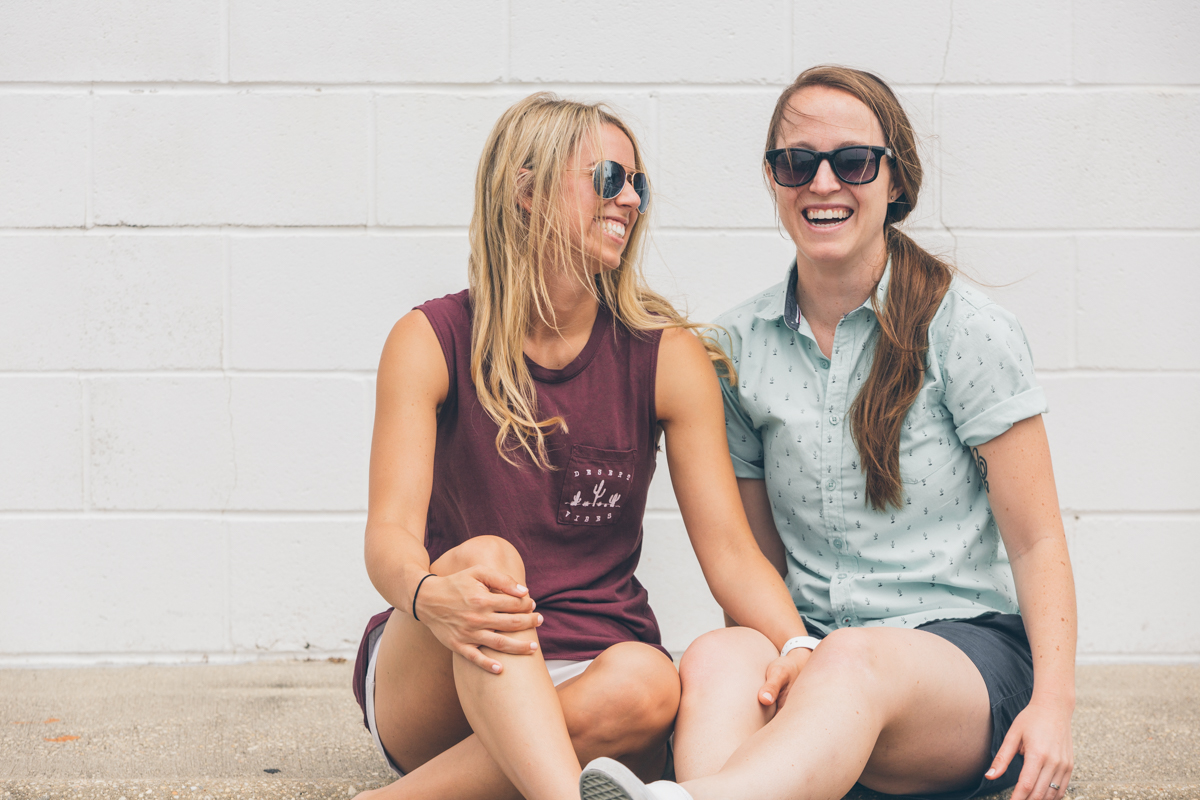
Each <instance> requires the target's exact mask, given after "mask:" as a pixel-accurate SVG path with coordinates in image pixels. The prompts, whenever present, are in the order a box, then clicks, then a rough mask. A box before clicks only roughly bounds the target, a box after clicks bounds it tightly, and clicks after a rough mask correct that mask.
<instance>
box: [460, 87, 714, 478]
mask: <svg viewBox="0 0 1200 800" xmlns="http://www.w3.org/2000/svg"><path fill="white" fill-rule="evenodd" d="M605 125H612V126H613V127H615V128H617V129H618V130H620V131H621V132H622V133H624V134H625V136H626V137H628V138H629V141H630V143H632V145H633V152H634V163H633V167H634V169H637V170H645V165H644V163H643V161H642V154H641V150H640V148H639V147H638V144H637V139H636V138H635V137H634V135H633V132H632V131H631V130H630V129H629V126H627V125H626V124H625V123H624V122H622V121H621V120H620V119H619V118H618V117H617V116H616V115H615V114H613V113H612V112H611V111H609V110H608V109H606V108H605V107H604V106H603V105H600V104H586V103H579V102H574V101H571V100H564V99H561V98H559V97H556V96H555V95H553V94H550V93H547V92H539V93H537V94H533V95H530V96H529V97H527V98H525V99H524V100H521V101H520V102H518V103H517V104H516V105H514V106H512V107H511V108H509V109H508V110H507V111H505V112H504V114H503V115H501V117H500V119H499V120H498V121H497V122H496V125H495V127H494V128H493V129H492V132H491V134H490V135H489V136H488V140H487V144H486V145H485V146H484V149H483V155H482V156H481V157H480V159H479V170H478V172H477V174H476V179H475V211H474V213H473V215H472V217H471V227H470V240H471V257H470V262H469V270H468V276H469V284H470V290H471V303H472V326H471V379H472V381H473V382H474V384H475V391H476V394H477V395H478V397H479V404H480V405H481V406H483V409H484V411H486V412H487V414H488V416H489V417H491V418H492V420H494V421H495V423H496V425H497V426H499V429H500V430H499V431H498V432H497V434H496V449H497V450H498V451H499V453H500V455H501V457H503V458H504V459H505V460H506V461H508V462H509V463H512V464H518V461H517V459H516V458H514V456H513V454H514V453H519V452H524V454H525V455H526V456H527V457H528V458H529V460H530V461H532V462H533V464H534V465H536V466H537V467H539V468H541V469H552V468H553V467H552V466H551V465H550V462H549V459H548V458H547V455H546V442H545V440H546V435H547V434H548V433H550V432H551V431H553V430H554V429H555V428H556V427H561V428H562V430H563V431H566V430H567V423H566V420H564V419H563V418H562V417H553V418H551V419H538V416H539V415H538V410H537V392H536V388H535V385H534V381H533V377H532V376H531V375H530V373H529V368H528V366H527V365H526V364H525V358H524V345H525V338H526V336H527V334H528V333H529V332H530V331H531V330H532V327H533V323H534V321H535V320H540V321H541V322H542V323H544V324H546V325H548V326H550V327H551V328H555V327H557V325H556V319H555V313H554V307H553V306H552V305H551V302H550V295H549V290H548V287H547V283H546V275H547V271H548V270H553V269H563V268H565V269H567V271H568V273H569V274H574V275H577V276H578V278H579V280H580V281H581V283H582V284H583V286H585V287H586V288H587V290H588V291H590V292H592V293H593V295H595V297H596V298H597V300H598V301H599V302H601V303H603V304H604V306H605V307H607V308H608V310H609V311H610V312H611V313H612V315H613V318H614V322H619V323H620V324H622V325H624V326H625V327H626V328H628V329H629V330H631V331H633V332H634V333H635V334H636V333H637V332H641V331H651V330H659V329H664V328H686V329H689V330H697V329H699V328H700V327H701V326H697V325H693V324H691V323H689V322H688V321H687V320H686V319H685V318H684V317H683V316H682V315H681V314H680V313H679V312H678V311H676V310H675V309H674V307H673V306H672V305H671V304H670V302H668V301H667V300H666V299H665V298H664V297H662V296H661V295H659V294H657V293H656V292H654V291H652V290H651V289H650V288H649V287H648V286H647V285H646V281H645V278H644V276H643V275H642V272H641V268H640V263H641V254H642V249H643V245H644V242H645V228H646V222H645V218H646V215H645V214H643V215H641V216H640V217H639V218H638V220H637V221H636V222H635V223H634V225H633V226H632V227H631V228H630V230H629V231H628V239H627V241H626V246H625V250H624V252H623V253H622V254H621V262H620V265H619V266H618V267H617V268H616V269H614V270H605V271H602V272H601V273H600V274H599V275H597V276H595V277H594V278H593V277H592V276H591V275H590V274H589V272H588V270H586V269H583V268H582V267H583V263H584V259H585V254H584V253H583V251H582V250H581V248H580V245H579V244H576V243H573V242H572V239H571V237H570V236H569V235H568V234H569V230H568V226H569V224H571V223H570V222H569V220H567V219H566V218H565V215H564V213H563V211H562V199H563V176H564V175H565V174H566V171H567V169H568V167H569V166H570V162H571V159H572V158H573V157H574V156H575V154H576V152H577V151H578V150H579V147H580V145H581V144H583V143H584V142H587V143H589V144H590V145H591V146H592V148H593V151H594V152H595V153H596V154H597V157H598V158H603V155H601V147H600V132H601V129H602V128H603V126H605ZM579 224H580V225H586V223H585V222H582V221H581V222H580V223H579ZM582 233H583V231H580V235H579V236H577V237H576V239H575V241H576V242H582V241H583V236H582ZM572 266H578V267H579V268H578V269H571V267H572ZM705 346H706V347H707V348H708V349H709V354H710V357H711V358H713V359H714V360H717V361H725V363H728V362H727V360H726V359H725V358H724V355H723V354H721V353H720V351H719V350H716V351H715V352H714V346H713V345H712V343H711V342H708V341H706V342H705ZM729 369H730V370H732V366H731V365H730V366H729Z"/></svg>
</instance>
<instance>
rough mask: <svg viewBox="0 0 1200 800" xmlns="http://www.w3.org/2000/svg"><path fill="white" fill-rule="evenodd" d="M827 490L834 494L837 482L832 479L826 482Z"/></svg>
mask: <svg viewBox="0 0 1200 800" xmlns="http://www.w3.org/2000/svg"><path fill="white" fill-rule="evenodd" d="M825 488H826V489H828V490H829V491H831V492H832V491H833V490H834V489H836V488H837V481H835V480H834V479H833V478H830V479H829V480H828V481H826V482H825Z"/></svg>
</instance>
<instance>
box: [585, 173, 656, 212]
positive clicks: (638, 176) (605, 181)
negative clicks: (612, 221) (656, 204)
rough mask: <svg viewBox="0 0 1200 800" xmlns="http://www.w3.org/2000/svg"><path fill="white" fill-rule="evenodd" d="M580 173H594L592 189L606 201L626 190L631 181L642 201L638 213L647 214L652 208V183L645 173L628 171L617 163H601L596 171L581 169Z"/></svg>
mask: <svg viewBox="0 0 1200 800" xmlns="http://www.w3.org/2000/svg"><path fill="white" fill-rule="evenodd" d="M579 172H591V173H592V188H593V189H595V190H596V194H598V195H600V197H602V198H604V199H605V200H612V199H613V198H614V197H616V196H617V195H619V194H620V193H621V190H622V189H624V188H625V181H629V182H630V183H632V184H633V190H634V191H635V192H637V196H638V198H639V199H640V200H641V202H640V203H639V204H638V213H639V214H645V213H646V209H647V208H649V207H650V181H648V180H647V179H646V173H644V172H639V171H637V170H627V169H625V167H624V166H622V165H621V164H618V163H617V162H616V161H601V162H600V163H599V164H597V165H596V168H595V169H594V170H592V169H581V170H579Z"/></svg>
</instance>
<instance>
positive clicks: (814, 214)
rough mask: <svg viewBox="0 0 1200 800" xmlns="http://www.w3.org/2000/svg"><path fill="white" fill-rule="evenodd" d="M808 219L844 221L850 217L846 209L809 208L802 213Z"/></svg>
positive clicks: (848, 210)
mask: <svg viewBox="0 0 1200 800" xmlns="http://www.w3.org/2000/svg"><path fill="white" fill-rule="evenodd" d="M804 215H805V216H806V217H808V218H809V219H845V218H846V217H848V216H850V209H848V208H810V209H808V210H806V211H805V212H804Z"/></svg>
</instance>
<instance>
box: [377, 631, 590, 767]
mask: <svg viewBox="0 0 1200 800" xmlns="http://www.w3.org/2000/svg"><path fill="white" fill-rule="evenodd" d="M383 628H384V626H382V625H381V626H380V627H379V633H380V634H382V633H383ZM382 638H383V636H382V635H377V636H376V637H375V641H374V642H372V643H371V659H370V660H369V661H368V662H367V687H366V689H367V691H366V695H367V696H366V701H367V727H368V728H370V729H371V738H372V739H374V740H375V749H377V750H378V751H379V755H381V756H383V760H384V761H386V762H387V765H388V766H389V767H391V770H392V772H394V773H396V775H398V776H400V777H404V771H403V770H402V769H400V766H399V765H398V764H396V763H395V762H394V761H392V758H391V756H389V755H388V752H387V750H385V749H384V748H383V742H381V741H380V740H379V729H378V728H377V727H376V725H375V662H376V661H377V660H378V659H379V640H380V639H382ZM592 661H593V659H590V658H589V659H588V660H587V661H562V660H557V659H556V660H552V661H547V662H546V669H548V670H549V671H550V680H552V681H554V685H555V686H558V685H559V684H560V683H562V682H563V681H568V680H570V679H571V678H574V677H575V676H576V675H582V674H583V671H584V670H585V669H587V668H588V664H591V663H592Z"/></svg>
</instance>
